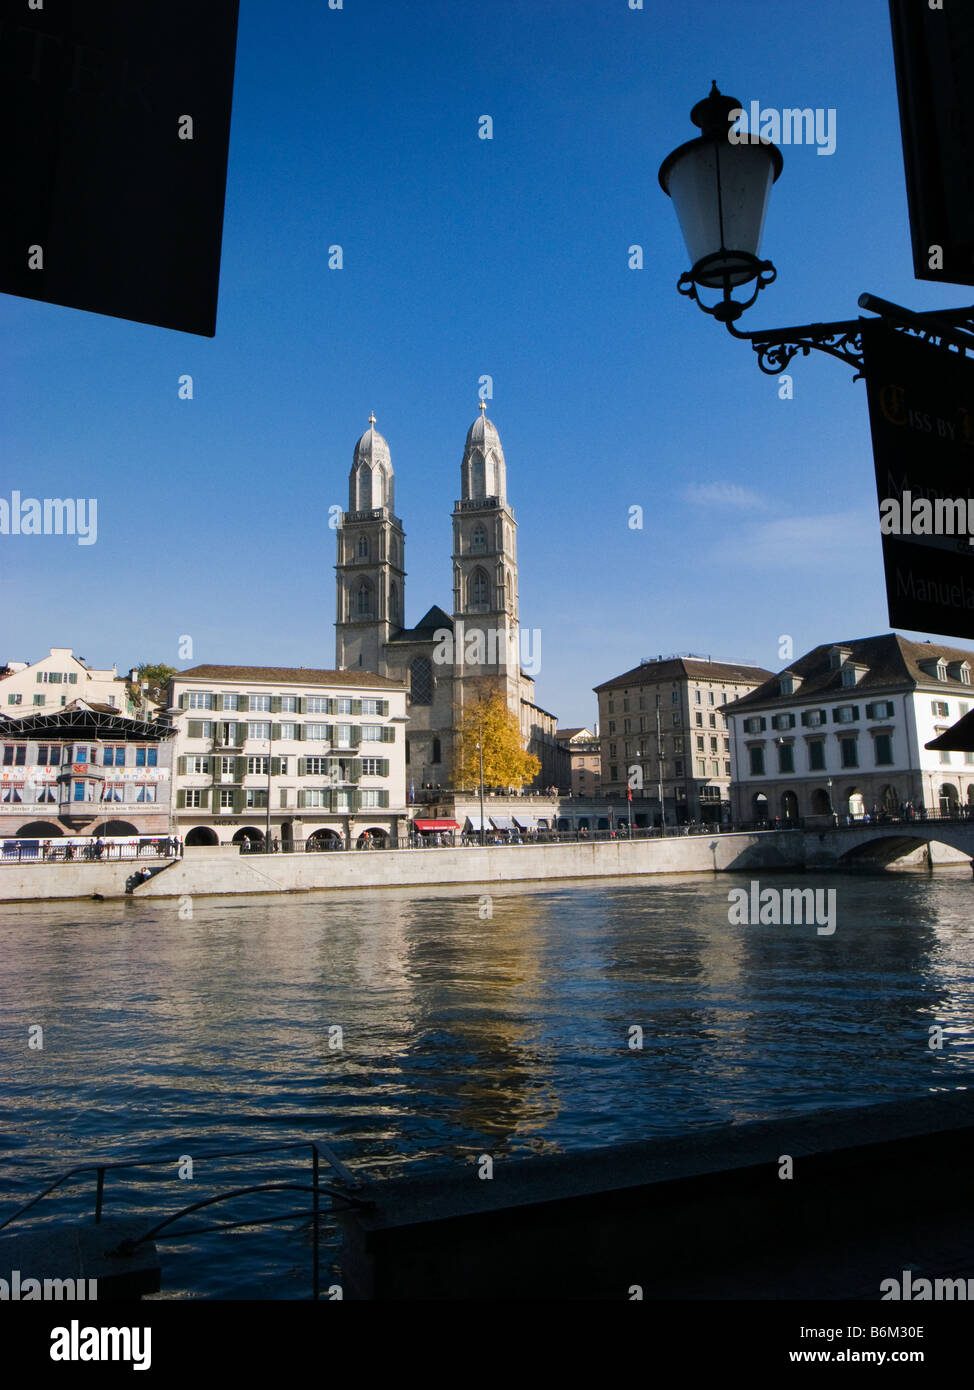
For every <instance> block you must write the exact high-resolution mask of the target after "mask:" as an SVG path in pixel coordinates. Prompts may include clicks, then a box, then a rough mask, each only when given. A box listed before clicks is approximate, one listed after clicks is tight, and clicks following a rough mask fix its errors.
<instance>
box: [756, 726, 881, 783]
mask: <svg viewBox="0 0 974 1390" xmlns="http://www.w3.org/2000/svg"><path fill="white" fill-rule="evenodd" d="M872 742H873V766H874V767H889V766H890V764H891V763H892V762H893V737H892V735H891V734H874V735H873V740H872ZM806 746H807V749H808V753H807V760H808V767H807V768H804V769H802V770H803V771H807V772H824V771H825V767H826V763H825V740H824V739H822V738H816V739H810V740H809V742H808V744H807V745H806ZM747 751H748V759H749V762H750V771H751V776H752V777H763V776H764V775H765V774H766V773H767V771H768V769H767V766H766V763H765V750H764V748H763V747H761V746H760V745H755V747H753V748H749V749H748V750H747ZM839 761H840V764H841V766H842V767H844V768H846V767H860V766H861V764H860V762H859V738H858V735H853V736H852V737H843V738H840V739H839ZM795 771H796V767H795V745H794V744H793V743H782V744H779V745H778V772H784V773H792V772H795Z"/></svg>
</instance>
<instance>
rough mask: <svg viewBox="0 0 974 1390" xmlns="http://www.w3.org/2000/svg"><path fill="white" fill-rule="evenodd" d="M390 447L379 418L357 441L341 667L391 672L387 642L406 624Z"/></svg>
mask: <svg viewBox="0 0 974 1390" xmlns="http://www.w3.org/2000/svg"><path fill="white" fill-rule="evenodd" d="M394 486H395V483H394V478H393V473H392V458H391V456H390V453H389V445H388V444H387V443H386V441H385V440H384V439H383V437H382V435H381V434H379V433H378V432H377V431H376V429H375V416H374V415H371V416H370V417H369V428H368V429H367V430H366V431H365V433H364V434H363V435H362V438H361V439H360V440H359V441H358V443H357V444H356V445H355V451H354V453H353V455H352V469H351V472H350V473H349V475H348V511H347V512H344V513H343V514H342V524H341V528H340V529H339V531H338V564H337V565H336V566H335V568H336V570H337V574H338V584H337V588H338V619H337V623H336V638H335V666H336V669H337V670H339V671H346V670H349V669H351V668H353V667H361V668H362V670H365V671H374V672H376V673H377V674H378V675H380V676H384V675H386V674H387V664H386V643H387V642H388V641H389V638H390V636H392V634H393V633H395V632H396V631H397V630H398V629H399V628H401V627H402V625H403V611H404V603H405V596H404V585H405V579H406V572H405V570H404V569H403V563H404V553H405V534H404V532H403V529H402V523H401V522H400V520H399V518H398V517H397V516H396V514H395V511H394V505H395V498H394Z"/></svg>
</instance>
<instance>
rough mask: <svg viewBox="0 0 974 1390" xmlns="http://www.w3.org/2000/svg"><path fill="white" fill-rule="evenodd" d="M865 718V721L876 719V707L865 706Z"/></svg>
mask: <svg viewBox="0 0 974 1390" xmlns="http://www.w3.org/2000/svg"><path fill="white" fill-rule="evenodd" d="M866 718H867V719H875V718H876V706H875V705H867V706H866Z"/></svg>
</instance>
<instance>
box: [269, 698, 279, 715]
mask: <svg viewBox="0 0 974 1390" xmlns="http://www.w3.org/2000/svg"><path fill="white" fill-rule="evenodd" d="M280 712H281V697H280V695H272V696H271V714H280Z"/></svg>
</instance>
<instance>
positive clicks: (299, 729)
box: [294, 724, 304, 743]
mask: <svg viewBox="0 0 974 1390" xmlns="http://www.w3.org/2000/svg"><path fill="white" fill-rule="evenodd" d="M294 737H295V740H296V741H297V742H298V743H300V742H301V740H302V739H303V738H304V725H303V724H295V726H294Z"/></svg>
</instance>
